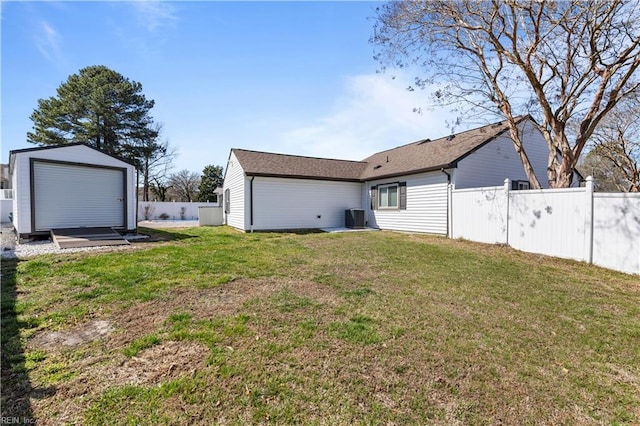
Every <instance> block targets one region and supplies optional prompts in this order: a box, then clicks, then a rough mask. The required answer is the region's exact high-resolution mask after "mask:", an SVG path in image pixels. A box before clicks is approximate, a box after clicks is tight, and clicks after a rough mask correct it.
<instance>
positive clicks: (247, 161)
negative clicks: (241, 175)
mask: <svg viewBox="0 0 640 426" xmlns="http://www.w3.org/2000/svg"><path fill="white" fill-rule="evenodd" d="M231 152H233V154H234V155H235V156H236V158H237V159H238V161H239V162H240V165H241V166H242V169H243V170H244V172H245V174H246V175H247V176H271V177H290V178H297V179H301V178H302V179H320V180H340V181H353V182H360V175H361V174H362V172H363V171H364V169H365V168H366V167H367V163H364V162H362V161H348V160H334V159H330V158H316V157H302V156H298V155H287V154H273V153H269V152H259V151H248V150H244V149H232V150H231Z"/></svg>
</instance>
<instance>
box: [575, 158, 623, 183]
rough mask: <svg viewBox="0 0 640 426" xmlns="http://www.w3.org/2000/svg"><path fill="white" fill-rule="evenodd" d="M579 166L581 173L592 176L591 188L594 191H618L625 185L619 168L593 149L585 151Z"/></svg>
mask: <svg viewBox="0 0 640 426" xmlns="http://www.w3.org/2000/svg"><path fill="white" fill-rule="evenodd" d="M579 168H580V171H581V172H582V173H583V175H584V174H586V175H590V176H593V190H594V191H596V192H620V191H621V190H622V189H621V188H623V187H624V186H625V185H624V182H623V181H624V177H623V175H622V173H621V172H620V170H619V169H617V168H616V167H614V166H613V165H612V164H611V162H610V161H608V160H607V159H606V158H604V157H601V156H599V155H598V154H597V153H596V151H595V150H594V149H592V150H591V151H589V152H587V154H586V155H585V156H584V159H583V160H582V161H581V162H580V165H579Z"/></svg>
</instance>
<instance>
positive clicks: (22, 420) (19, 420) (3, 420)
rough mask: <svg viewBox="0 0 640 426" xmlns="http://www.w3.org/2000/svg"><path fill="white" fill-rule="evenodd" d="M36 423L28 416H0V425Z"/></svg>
mask: <svg viewBox="0 0 640 426" xmlns="http://www.w3.org/2000/svg"><path fill="white" fill-rule="evenodd" d="M31 424H33V425H34V424H36V419H32V418H30V417H4V416H3V417H0V425H31Z"/></svg>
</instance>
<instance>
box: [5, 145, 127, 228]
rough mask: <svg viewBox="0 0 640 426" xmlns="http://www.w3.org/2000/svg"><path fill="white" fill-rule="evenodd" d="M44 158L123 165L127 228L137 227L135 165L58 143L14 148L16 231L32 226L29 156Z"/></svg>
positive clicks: (93, 163) (93, 151) (85, 147)
mask: <svg viewBox="0 0 640 426" xmlns="http://www.w3.org/2000/svg"><path fill="white" fill-rule="evenodd" d="M31 158H36V159H43V160H54V161H63V162H69V163H79V164H84V165H99V166H108V167H121V168H126V170H127V171H126V179H127V191H126V196H127V224H126V226H127V229H129V230H133V229H135V228H136V221H137V217H136V174H135V168H134V167H133V166H132V165H130V164H128V163H125V162H124V161H121V160H118V159H117V158H114V157H111V156H109V155H106V154H103V153H101V152H99V151H96V150H95V149H92V148H89V147H87V146H84V145H73V146H61V147H59V148H51V149H42V150H33V151H23V152H17V153H15V155H14V156H13V161H14V162H13V165H12V171H13V176H12V185H13V188H14V200H13V212H14V218H13V224H14V226H15V228H16V231H17V232H18V233H19V234H30V233H32V232H34V230H32V229H31V172H30V159H31ZM59 190H60V191H73V190H74V188H59Z"/></svg>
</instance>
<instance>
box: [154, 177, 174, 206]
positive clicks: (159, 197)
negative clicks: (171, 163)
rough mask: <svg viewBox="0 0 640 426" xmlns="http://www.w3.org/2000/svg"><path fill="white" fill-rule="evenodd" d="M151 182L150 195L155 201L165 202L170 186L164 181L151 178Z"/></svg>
mask: <svg viewBox="0 0 640 426" xmlns="http://www.w3.org/2000/svg"><path fill="white" fill-rule="evenodd" d="M152 180H153V182H152V183H151V185H150V188H149V189H150V190H151V193H152V194H153V196H154V198H155V201H167V197H168V195H169V190H170V189H171V186H169V183H168V182H166V181H165V180H164V179H160V178H153V179H152Z"/></svg>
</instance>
